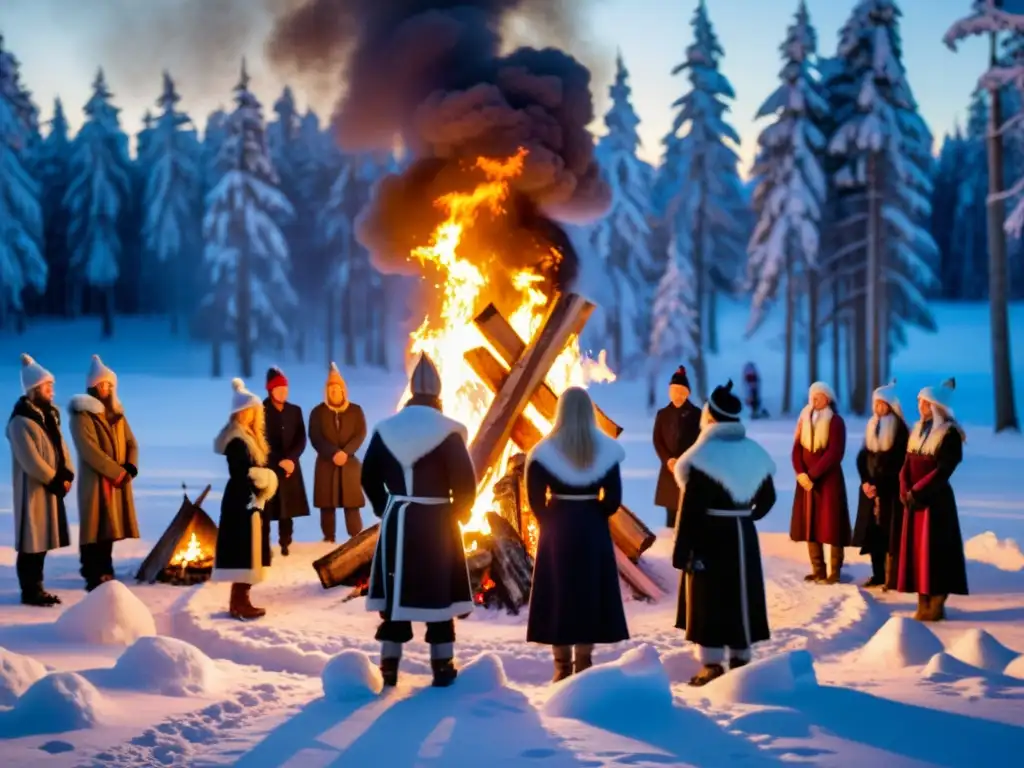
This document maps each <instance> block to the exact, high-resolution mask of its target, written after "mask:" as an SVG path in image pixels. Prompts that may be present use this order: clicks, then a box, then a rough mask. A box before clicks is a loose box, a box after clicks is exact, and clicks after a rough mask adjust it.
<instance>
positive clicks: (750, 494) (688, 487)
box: [672, 381, 775, 686]
mask: <svg viewBox="0 0 1024 768" xmlns="http://www.w3.org/2000/svg"><path fill="white" fill-rule="evenodd" d="M732 387H733V384H732V381H729V383H728V384H726V385H725V386H724V387H716V388H715V390H714V392H712V393H711V397H710V398H709V399H708V402H707V405H705V406H704V410H703V412H702V416H701V424H702V429H701V433H700V437H698V438H697V442H696V443H694V445H693V447H692V448H690V450H688V451H687V452H686V453H684V454H683V455H682V456H680V457H679V461H677V462H676V466H675V470H674V475H675V479H676V482H677V483H678V484H679V489H680V493H681V494H682V501H681V503H680V507H679V522H678V524H677V526H676V539H675V544H674V546H673V548H672V565H673V566H674V567H675V568H677V569H678V570H680V571H682V572H683V576H682V581H681V583H680V586H679V606H678V611H677V614H676V627H678V628H679V629H683V630H686V639H687V640H689V641H690V642H692V643H694V644H695V645H696V646H697V658H698V660H699V661H700V662H702V663H703V665H704V668H703V669H702V670H701V671H700V672H699V673H698V674H696V675H695V676H694V677H693V678H692V679H691V680H690V685H694V686H702V685H706V684H707V683H709V682H711V681H712V680H714V679H715V678H718V677H721V676H722V675H723V674H725V666H724V665H725V662H726V660H727V659H728V663H729V669H736V668H737V667H742V666H744V665H745V664H747V663H748V662H749V661H750V658H751V646H753V644H754V643H758V642H762V641H764V640H767V639H768V638H769V636H770V633H769V629H768V608H767V604H766V601H765V591H764V573H763V571H762V569H761V548H760V545H759V543H758V539H757V529H756V528H755V527H754V522H755V521H757V520H760V519H761V518H763V517H764V516H765V515H767V514H768V513H769V512H770V511H771V508H772V506H774V504H775V483H774V481H773V480H772V476H773V475H774V474H775V462H773V461H772V459H771V457H770V456H769V455H768V453H767V452H766V451H765V450H764V448H762V447H761V446H760V445H758V444H757V443H755V442H754V441H753V440H751V439H749V438H748V437H747V436H746V430H745V429H744V427H743V425H742V424H741V423H740V416H741V415H742V413H743V403H741V402H740V400H739V398H738V397H736V396H735V395H733V393H732Z"/></svg>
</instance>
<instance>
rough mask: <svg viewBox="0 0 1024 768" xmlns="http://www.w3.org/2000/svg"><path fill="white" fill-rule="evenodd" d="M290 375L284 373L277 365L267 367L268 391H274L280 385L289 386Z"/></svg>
mask: <svg viewBox="0 0 1024 768" xmlns="http://www.w3.org/2000/svg"><path fill="white" fill-rule="evenodd" d="M287 386H288V377H287V376H285V375H284V371H282V370H281V369H280V368H278V367H277V366H272V367H271V368H269V369H267V392H273V391H274V390H275V389H277V388H278V387H287Z"/></svg>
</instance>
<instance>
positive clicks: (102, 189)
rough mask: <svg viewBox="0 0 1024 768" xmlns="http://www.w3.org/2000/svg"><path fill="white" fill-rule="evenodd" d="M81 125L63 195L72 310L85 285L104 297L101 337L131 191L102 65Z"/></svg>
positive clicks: (107, 326) (124, 140) (108, 322)
mask: <svg viewBox="0 0 1024 768" xmlns="http://www.w3.org/2000/svg"><path fill="white" fill-rule="evenodd" d="M92 87H93V94H92V97H91V98H90V99H89V101H88V102H87V103H86V105H85V115H86V120H85V124H84V125H83V126H82V129H81V130H80V131H79V132H78V135H77V136H76V137H75V141H74V143H73V144H72V147H71V168H70V175H71V181H70V183H69V184H68V190H67V193H66V194H65V195H64V206H65V208H67V210H68V214H69V216H70V221H69V226H68V247H69V249H70V250H71V276H72V277H71V279H72V280H73V286H74V287H73V300H72V306H73V309H72V311H73V313H74V314H78V313H79V312H81V311H82V308H83V300H84V298H85V292H86V289H91V290H93V291H95V292H96V293H97V294H98V295H99V298H100V300H101V302H102V307H103V308H102V315H103V336H104V337H109V336H112V335H113V333H114V309H115V302H114V285H115V284H116V283H117V278H118V276H119V275H120V272H121V270H120V264H119V260H120V257H121V250H122V247H121V230H120V227H121V216H122V212H123V210H124V207H125V200H126V198H127V197H128V196H129V195H130V194H131V177H130V174H129V168H130V167H131V161H130V160H129V158H128V137H127V136H125V134H124V133H123V132H122V131H121V126H120V123H119V121H118V112H119V111H120V110H118V109H117V108H116V107H115V106H113V105H112V104H111V103H110V99H111V97H112V95H113V94H111V92H110V91H109V90H108V88H107V83H106V80H105V79H104V77H103V70H102V69H101V70H99V71H98V72H97V73H96V79H95V80H94V81H93V84H92Z"/></svg>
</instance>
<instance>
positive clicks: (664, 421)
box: [654, 366, 700, 528]
mask: <svg viewBox="0 0 1024 768" xmlns="http://www.w3.org/2000/svg"><path fill="white" fill-rule="evenodd" d="M668 398H669V400H670V401H671V402H670V403H669V404H668V405H666V406H665V407H664V408H662V409H661V410H660V411H658V415H657V416H655V417H654V452H655V453H657V454H658V460H659V461H660V462H661V471H660V472H659V473H658V486H657V488H655V490H654V504H655V506H658V507H664V508H665V525H667V526H668V527H669V528H674V527H675V524H676V512H677V510H678V509H679V488H678V487H677V486H676V481H675V480H674V479H673V478H672V469H673V468H674V467H675V465H676V460H677V459H678V458H679V457H680V456H682V455H683V454H684V453H686V451H687V450H688V449H689V447H690V446H691V445H693V443H694V442H695V441H696V440H697V435H699V434H700V409H698V408H697V406H695V405H694V404H693V403H691V402H690V399H689V398H690V380H689V379H688V378H687V376H686V368H685V367H683V366H679V368H678V369H676V372H675V373H673V374H672V380H671V382H669V385H668Z"/></svg>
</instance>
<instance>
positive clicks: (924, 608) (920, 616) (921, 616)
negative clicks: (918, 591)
mask: <svg viewBox="0 0 1024 768" xmlns="http://www.w3.org/2000/svg"><path fill="white" fill-rule="evenodd" d="M927 613H928V595H918V596H917V610H916V611H914V618H915V619H917V620H918V621H927V619H925V616H926V615H927Z"/></svg>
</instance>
